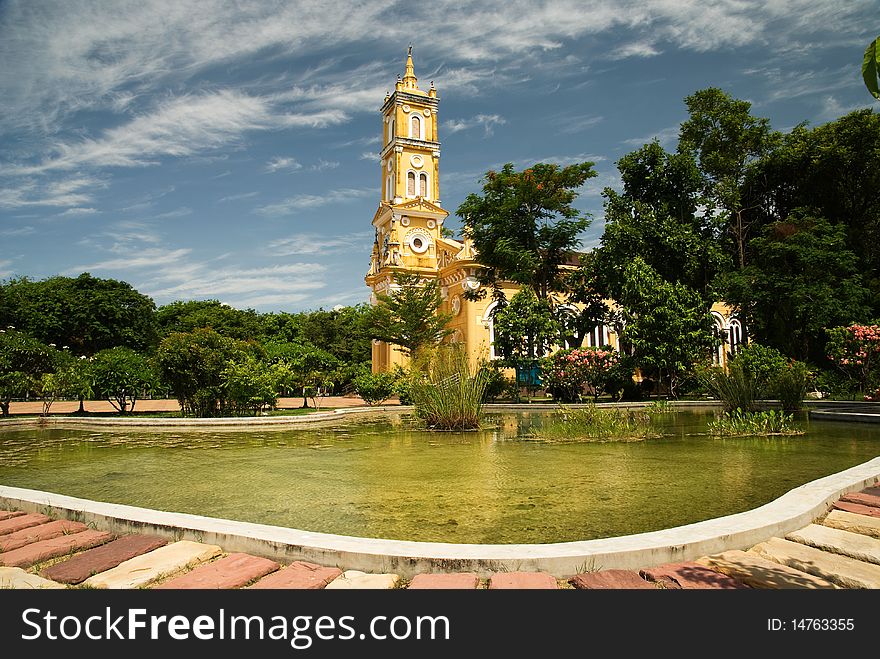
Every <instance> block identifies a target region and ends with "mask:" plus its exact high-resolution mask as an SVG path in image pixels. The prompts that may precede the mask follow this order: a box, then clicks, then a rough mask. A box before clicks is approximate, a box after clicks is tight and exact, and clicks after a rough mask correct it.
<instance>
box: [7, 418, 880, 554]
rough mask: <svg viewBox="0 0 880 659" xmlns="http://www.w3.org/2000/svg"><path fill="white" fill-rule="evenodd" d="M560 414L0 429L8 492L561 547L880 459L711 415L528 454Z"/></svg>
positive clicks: (846, 436) (838, 434)
mask: <svg viewBox="0 0 880 659" xmlns="http://www.w3.org/2000/svg"><path fill="white" fill-rule="evenodd" d="M546 418H547V413H538V412H532V413H504V414H491V415H489V416H488V418H487V420H486V426H487V427H486V428H485V429H484V430H481V431H479V432H469V433H433V432H427V431H424V430H419V429H417V428H415V427H414V426H413V424H412V422H411V420H410V419H409V418H408V417H406V416H404V415H401V414H391V415H388V416H383V417H375V416H370V417H366V416H361V417H360V418H357V419H355V418H352V419H346V420H339V421H333V422H332V423H322V424H321V425H320V426H313V427H310V428H307V429H306V428H290V427H288V428H285V429H267V430H236V431H223V430H220V431H218V430H210V431H200V430H199V431H193V430H181V429H167V430H145V429H123V430H120V429H100V430H97V429H91V430H86V429H76V430H74V429H57V428H53V429H42V430H36V429H27V430H13V429H7V430H3V428H2V423H0V484H2V485H11V486H17V487H25V488H32V489H36V490H46V491H49V492H56V493H59V494H66V495H70V496H76V497H83V498H87V499H94V500H97V501H108V502H114V503H125V504H130V505H135V506H142V507H146V508H155V509H159V510H168V511H177V512H186V513H194V514H199V515H207V516H211V517H222V518H228V519H236V520H243V521H250V522H260V523H265V524H274V525H279V526H286V527H293V528H299V529H306V530H310V531H323V532H326V533H339V534H344V535H357V536H368V537H384V538H395V539H406V540H426V541H445V542H468V543H520V542H522V543H532V542H539V543H540V542H561V541H567V540H584V539H590V538H603V537H609V536H615V535H623V534H628V533H639V532H643V531H652V530H656V529H662V528H666V527H670V526H677V525H680V524H688V523H691V522H697V521H700V520H704V519H710V518H712V517H718V516H721V515H727V514H730V513H735V512H740V511H743V510H748V509H750V508H754V507H756V506H759V505H761V504H764V503H767V502H768V501H771V500H772V499H774V498H776V497H778V496H780V495H781V494H783V493H785V492H786V491H788V490H790V489H791V488H793V487H796V486H798V485H801V484H803V483H806V482H807V481H811V480H813V479H816V478H819V477H821V476H826V475H828V474H831V473H834V472H837V471H840V470H842V469H846V468H848V467H852V466H854V465H856V464H859V463H861V462H864V461H866V460H869V459H871V458H873V457H876V456H877V455H880V426H874V425H872V424H849V423H838V422H820V421H812V422H810V421H808V420H807V419H806V418H803V419H801V420H800V423H801V424H802V425H803V427H804V428H806V429H807V434H806V435H803V436H799V437H769V438H756V437H752V438H730V439H718V438H712V437H708V436H707V435H705V434H701V433H705V424H706V421H707V420H708V419H710V418H712V413H711V412H704V413H694V412H679V413H677V414H668V415H662V416H660V417H659V418H658V423H660V424H661V425H662V426H663V432H664V433H668V435H667V436H664V437H663V438H661V439H653V440H649V441H646V442H631V443H545V442H536V441H530V440H524V439H522V438H523V437H525V436H527V435H528V434H529V432H530V429H532V428H534V427H535V426H537V425H539V424H541V423H542V422H543V421H544V420H545V419H546Z"/></svg>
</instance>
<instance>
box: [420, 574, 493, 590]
mask: <svg viewBox="0 0 880 659" xmlns="http://www.w3.org/2000/svg"><path fill="white" fill-rule="evenodd" d="M479 583H480V578H479V577H478V576H477V575H476V574H474V573H473V572H457V573H454V574H417V575H416V576H414V577H413V580H412V581H411V582H410V584H409V589H410V590H449V589H456V590H473V589H475V588H476V587H477V585H478V584H479Z"/></svg>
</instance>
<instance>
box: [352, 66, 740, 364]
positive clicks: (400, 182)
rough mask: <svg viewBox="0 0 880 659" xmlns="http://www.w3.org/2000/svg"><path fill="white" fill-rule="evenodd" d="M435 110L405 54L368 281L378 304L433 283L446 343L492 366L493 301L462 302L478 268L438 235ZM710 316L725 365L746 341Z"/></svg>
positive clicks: (469, 250) (376, 347)
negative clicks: (406, 277)
mask: <svg viewBox="0 0 880 659" xmlns="http://www.w3.org/2000/svg"><path fill="white" fill-rule="evenodd" d="M439 104H440V98H439V96H438V95H437V90H436V89H435V88H434V83H433V82H431V85H430V87H429V88H428V90H427V91H424V90H422V89H420V88H419V84H418V79H417V78H416V75H415V68H414V66H413V59H412V48H410V49H409V51H408V53H407V57H406V68H405V71H404V75H403V78H401V77H400V76H399V75H398V78H397V82H396V84H395V86H394V93H392V94H388V95H386V97H385V102H384V103H383V105H382V108H381V114H382V147H381V151H380V153H379V158H380V162H379V164H380V170H381V188H380V189H381V191H382V193H381V201H380V202H379V208H378V209H377V210H376V213H375V215H374V216H373V227H374V228H375V241H374V244H373V252H372V255H371V257H370V270H369V272H368V273H367V275H366V277H365V281H366V283H367V286H369V287H370V288H371V289H372V295H371V302H372V303H375V302H376V297H375V296H376V293H386V292H390V291H392V290H393V288H394V286H395V283H394V281H395V275H396V274H397V273H407V274H418V275H419V276H421V277H422V278H424V279H433V280H437V281H438V282H439V284H440V291H441V296H442V298H443V303H442V306H441V311H444V312H447V313H450V314H451V315H452V320H451V321H450V324H449V328H450V329H451V330H452V334H451V337H450V338H451V340H452V341H455V342H458V343H462V344H464V346H465V347H466V349H467V352H468V354H469V355H471V357H472V358H475V359H494V358H496V357H497V355H496V354H495V352H494V348H493V341H494V334H493V327H492V311H493V309H494V306H495V302H494V301H493V300H492V299H491V296H488V295H487V296H485V297H484V299H481V300H477V301H473V300H468V299H466V298H465V295H464V294H465V292H467V291H477V290H479V288H480V282H479V280H478V278H477V273H478V271H479V269H480V264H479V263H478V262H477V260H476V253H475V252H474V248H473V245H472V244H471V243H470V241H469V240H468V239H467V238H465V239H464V240H463V241H458V240H453V239H452V238H447V237H444V236H443V232H442V231H441V229H442V228H443V222H444V221H445V220H446V217H447V216H448V215H449V212H448V211H447V210H445V209H444V208H443V204H442V202H441V200H440V139H439V132H438V128H439V118H438V112H437V110H438V107H439ZM502 288H503V289H504V292H505V295H506V296H507V297H508V299H509V298H510V297H511V296H512V295H513V294H514V293H515V292H516V291H517V287H516V285H514V284H509V285H507V286H503V287H502ZM712 317H713V319H714V322H715V325H716V330H717V331H718V334H719V336H720V337H721V339H722V343H721V345H719V346H718V348H717V349H716V351H715V354H713V357H712V360H713V362H714V363H715V364H717V365H721V366H723V365H725V364H726V359H727V354H728V352H729V351H735V350H736V348H737V346H738V345H739V344H740V343H742V341H743V331H742V326H741V324H740V322H739V320H738V319H736V318H735V317H733V316H732V315H731V310H730V309H729V308H728V307H727V306H726V305H724V304H721V303H717V304H715V305H714V306H713V308H712ZM577 341H578V343H579V344H580V345H582V346H605V345H610V346H612V347H613V348H615V349H618V350H619V348H620V346H619V343H618V337H617V335H616V334H615V332H614V331H613V330H612V329H611V328H610V327H608V326H606V325H604V324H602V323H599V324H597V326H596V327H595V328H594V329H593V330H592V332H590V333H589V334H588V335H587V336H586V337H581V338H579V339H577ZM566 347H576V346H575V345H568V346H566ZM372 360H373V361H372V363H373V371H374V372H380V371H388V370H390V369H392V368H393V367H394V366H395V365H398V364H399V365H401V366H403V365H405V363H406V361H407V358H406V357H405V356H404V355H403V354H402V353H401V352H400V351H399V350H397V349H396V348H395V346H393V345H391V344H389V343H386V342H384V341H373V351H372Z"/></svg>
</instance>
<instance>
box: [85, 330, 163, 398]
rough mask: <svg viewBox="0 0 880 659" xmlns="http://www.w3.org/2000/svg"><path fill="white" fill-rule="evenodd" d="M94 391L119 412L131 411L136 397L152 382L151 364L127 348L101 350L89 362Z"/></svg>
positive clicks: (150, 385)
mask: <svg viewBox="0 0 880 659" xmlns="http://www.w3.org/2000/svg"><path fill="white" fill-rule="evenodd" d="M89 370H90V371H91V377H92V383H93V387H94V391H95V392H96V393H97V394H98V395H100V396H103V397H104V398H106V399H107V400H108V401H109V402H110V404H111V405H112V406H113V407H114V408H115V409H116V410H117V411H118V412H119V413H120V414H125V413H126V412H127V411H131V412H133V411H134V406H135V403H136V402H137V399H138V397H139V396H140V395H141V394H142V393H144V392H146V391H147V390H149V389H152V388H153V387H154V386H155V385H156V375H155V372H154V371H153V367H152V365H151V364H150V363H149V361H147V358H146V357H144V356H143V355H139V354H138V353H136V352H135V351H134V350H132V349H131V348H124V347H121V346H120V347H116V348H109V349H107V350H102V351H101V352H99V353H98V354H96V355H95V358H94V360H93V361H92V362H91V364H90V366H89Z"/></svg>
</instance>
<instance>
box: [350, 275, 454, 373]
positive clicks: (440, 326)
mask: <svg viewBox="0 0 880 659" xmlns="http://www.w3.org/2000/svg"><path fill="white" fill-rule="evenodd" d="M376 298H377V302H376V304H375V305H374V306H373V307H372V309H371V310H370V312H371V313H370V316H369V318H368V321H367V326H368V328H369V330H368V331H369V333H370V335H371V337H372V338H374V339H378V340H380V341H385V342H387V343H390V344H392V345H395V346H397V347H398V349H399V350H400V351H401V352H403V353H404V354H407V355H410V356H413V355H415V354H416V353H418V352H419V351H420V350H422V349H423V348H425V347H427V346H431V345H434V344H437V343H439V342H440V341H441V340H442V339H443V338H444V337H446V336H449V335H450V334H451V333H452V330H450V329H448V328H447V327H446V325H447V324H448V323H449V321H450V320H451V319H452V314H449V313H442V312H440V310H439V309H440V304H441V303H442V300H441V298H440V288H439V285H438V284H437V281H436V280H433V279H422V277H420V276H419V275H417V274H406V273H402V272H399V273H395V275H394V284H393V285H392V288H391V290H390V292H388V293H379V294H377V295H376Z"/></svg>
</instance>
